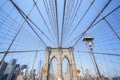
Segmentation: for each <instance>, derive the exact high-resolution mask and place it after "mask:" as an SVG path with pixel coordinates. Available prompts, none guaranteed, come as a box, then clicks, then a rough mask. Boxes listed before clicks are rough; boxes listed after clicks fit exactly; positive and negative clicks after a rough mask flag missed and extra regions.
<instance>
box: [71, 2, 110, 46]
mask: <svg viewBox="0 0 120 80" xmlns="http://www.w3.org/2000/svg"><path fill="white" fill-rule="evenodd" d="M110 2H111V0H109V1H108V2H107V3H106V4H105V6H104V7H103V9H102V10H101V11H100V12H99V14H98V15H97V16H96V17H95V19H94V20H93V21H92V22H91V24H90V25H89V26H88V28H87V29H86V30H85V31H84V32H83V33H82V34H80V35H81V36H80V37H79V39H78V40H77V41H76V42H75V43H74V44H73V47H74V46H75V45H76V44H77V43H78V42H79V40H80V39H81V38H82V37H83V36H84V35H85V33H86V32H87V31H88V30H89V29H90V28H91V26H92V25H93V24H94V22H95V21H96V20H97V18H98V17H99V16H100V14H101V13H102V12H103V11H104V10H105V9H106V7H107V6H108V5H109V3H110Z"/></svg>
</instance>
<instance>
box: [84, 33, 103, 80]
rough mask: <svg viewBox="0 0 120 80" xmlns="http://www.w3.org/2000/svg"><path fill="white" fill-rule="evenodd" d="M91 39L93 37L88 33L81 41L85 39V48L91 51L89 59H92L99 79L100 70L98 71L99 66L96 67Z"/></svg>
mask: <svg viewBox="0 0 120 80" xmlns="http://www.w3.org/2000/svg"><path fill="white" fill-rule="evenodd" d="M93 40H94V38H93V37H91V36H89V35H86V36H85V37H84V39H83V41H85V43H86V46H87V48H88V49H89V50H90V51H91V53H90V55H91V59H92V60H93V64H94V67H95V69H96V73H97V75H98V80H99V79H100V80H101V74H100V71H99V68H98V65H97V62H96V58H95V55H94V53H93V49H94V44H93Z"/></svg>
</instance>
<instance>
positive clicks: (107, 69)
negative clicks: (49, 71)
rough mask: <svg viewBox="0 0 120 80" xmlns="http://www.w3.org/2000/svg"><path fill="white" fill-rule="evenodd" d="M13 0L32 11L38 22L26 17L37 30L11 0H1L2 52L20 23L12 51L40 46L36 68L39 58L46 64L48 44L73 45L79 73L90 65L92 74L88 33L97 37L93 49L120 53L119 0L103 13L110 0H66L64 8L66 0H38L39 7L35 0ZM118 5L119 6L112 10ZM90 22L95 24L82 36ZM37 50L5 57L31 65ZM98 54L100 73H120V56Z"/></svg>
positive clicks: (110, 74) (0, 35)
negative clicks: (119, 37) (25, 18)
mask: <svg viewBox="0 0 120 80" xmlns="http://www.w3.org/2000/svg"><path fill="white" fill-rule="evenodd" d="M13 1H14V3H15V4H16V5H17V6H18V7H19V8H20V9H21V10H22V11H23V12H24V13H25V14H26V15H29V16H28V17H29V19H31V20H32V21H33V22H34V24H35V25H34V24H33V23H32V22H31V21H30V20H27V21H28V22H29V23H30V25H31V26H32V28H33V29H34V30H32V29H31V27H30V25H29V24H28V23H27V22H25V20H24V19H23V17H22V16H21V15H20V13H19V12H18V11H17V9H16V8H15V7H14V6H13V4H12V3H11V2H10V1H9V0H0V52H2V51H6V50H8V47H9V45H10V43H11V42H12V40H13V38H14V36H15V35H16V33H17V31H18V29H19V27H21V26H22V29H21V30H20V32H19V34H18V35H17V37H16V39H15V41H14V42H13V44H12V46H11V47H10V50H9V51H26V50H27V51H29V50H41V51H39V52H38V53H37V57H36V62H35V68H37V69H39V63H40V60H41V61H42V65H44V59H45V55H46V54H45V50H46V47H52V48H58V47H60V46H62V47H63V48H69V47H74V57H75V62H76V67H77V69H80V70H81V74H80V75H83V74H82V72H85V70H86V69H89V70H90V71H91V74H95V71H94V67H93V64H92V62H91V58H90V55H89V53H88V51H89V50H88V49H87V47H86V45H85V42H83V38H84V36H85V35H86V34H88V35H90V36H92V37H93V38H94V40H93V43H94V50H93V52H98V53H104V54H105V53H107V54H120V39H118V37H117V36H116V34H117V35H118V36H120V25H119V24H120V8H117V7H119V6H120V0H111V2H110V3H109V4H108V6H107V7H106V8H105V9H104V10H103V12H102V13H101V14H100V15H99V13H100V11H101V10H102V9H103V7H104V6H105V5H106V3H107V2H108V1H109V0H102V1H101V0H95V1H94V0H66V7H65V8H64V2H65V0H56V1H57V2H56V5H57V8H55V2H54V0H35V2H36V4H37V7H38V9H39V10H38V9H37V7H36V6H35V5H34V2H33V0H13ZM91 2H93V4H92V3H91ZM91 4H92V5H91ZM32 8H33V9H32ZM115 8H117V9H116V10H115V11H113V10H114V9H115ZM56 10H57V15H56ZM87 10H88V11H87ZM30 11H31V12H30ZM111 11H113V12H112V13H111ZM109 13H110V14H109ZM108 14H109V15H108ZM97 15H99V16H98V17H97ZM106 15H107V16H106ZM63 16H64V18H63ZM104 16H106V17H105V19H104V20H101V21H100V22H99V23H98V21H99V20H100V19H102V18H103V17H104ZM96 17H97V18H96ZM95 18H96V19H95ZM94 20H95V21H94ZM93 21H94V23H93V24H92V22H93ZM106 21H107V22H108V23H107V22H106ZM96 23H97V24H96ZM94 24H96V25H94ZM93 25H94V26H93ZM89 26H93V27H92V28H91V29H89V30H88V31H87V32H86V33H85V34H84V35H83V36H81V35H82V33H84V31H86V29H87V28H88V27H89ZM111 27H112V28H111ZM36 33H37V34H38V35H36ZM115 33H116V34H115ZM35 54H36V52H21V53H10V54H8V55H7V56H6V58H5V60H6V61H7V62H9V60H10V59H11V58H15V59H17V63H21V64H28V65H30V66H31V65H32V64H33V60H34V58H35ZM2 57H3V54H0V58H2ZM95 57H96V60H97V64H98V66H99V69H100V72H101V74H103V75H105V76H119V75H120V74H119V73H120V70H119V68H120V62H119V60H120V57H119V56H108V55H101V54H95ZM64 62H65V63H66V62H67V61H66V60H65V61H64ZM55 63H56V62H55ZM82 67H83V70H82V69H81V68H82ZM30 68H31V67H30Z"/></svg>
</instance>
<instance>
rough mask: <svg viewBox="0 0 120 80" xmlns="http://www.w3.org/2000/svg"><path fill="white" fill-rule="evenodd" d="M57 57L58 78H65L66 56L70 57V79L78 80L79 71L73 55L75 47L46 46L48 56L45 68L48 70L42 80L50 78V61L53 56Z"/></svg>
mask: <svg viewBox="0 0 120 80" xmlns="http://www.w3.org/2000/svg"><path fill="white" fill-rule="evenodd" d="M54 57H55V58H56V59H57V74H58V75H57V76H58V78H57V80H63V76H62V61H63V59H64V58H67V59H68V62H69V68H70V80H77V73H76V65H75V60H74V55H73V48H72V47H70V48H61V47H59V48H50V47H47V48H46V58H45V65H44V67H43V69H45V70H46V72H45V73H43V74H42V80H49V71H50V70H49V69H50V63H51V60H52V59H53V58H54Z"/></svg>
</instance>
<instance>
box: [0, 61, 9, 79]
mask: <svg viewBox="0 0 120 80" xmlns="http://www.w3.org/2000/svg"><path fill="white" fill-rule="evenodd" d="M7 65H8V63H7V62H5V61H3V63H2V65H1V66H0V80H1V78H2V76H3V74H4V72H5V70H6V67H7Z"/></svg>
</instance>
